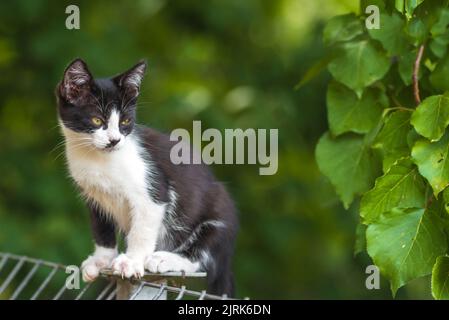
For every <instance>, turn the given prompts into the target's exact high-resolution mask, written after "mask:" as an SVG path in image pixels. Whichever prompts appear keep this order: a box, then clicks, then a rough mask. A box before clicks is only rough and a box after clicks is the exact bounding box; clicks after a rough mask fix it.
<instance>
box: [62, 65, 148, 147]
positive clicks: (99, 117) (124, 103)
mask: <svg viewBox="0 0 449 320" xmlns="http://www.w3.org/2000/svg"><path fill="white" fill-rule="evenodd" d="M145 69H146V63H145V62H144V61H141V62H139V63H138V64H136V65H135V66H134V67H132V68H131V69H129V70H128V71H125V72H124V73H122V74H119V75H117V76H114V77H111V78H105V79H94V78H93V77H92V74H91V73H90V71H89V69H88V68H87V65H86V63H85V62H84V61H83V60H81V59H76V60H74V61H73V62H71V63H70V64H69V66H68V67H67V68H66V70H65V72H64V77H63V79H62V81H61V82H60V83H59V84H58V86H57V88H56V96H57V100H58V115H59V119H60V122H61V124H62V126H63V129H64V131H65V132H69V133H70V137H71V138H72V139H74V140H77V142H79V145H80V146H90V147H94V148H96V149H100V150H104V151H112V150H117V149H119V148H120V147H121V146H123V144H124V143H125V140H126V138H127V136H128V135H129V134H130V133H131V132H132V130H133V128H134V123H135V119H136V102H137V97H138V96H139V92H140V84H141V82H142V79H143V76H144V73H145ZM66 138H67V135H66Z"/></svg>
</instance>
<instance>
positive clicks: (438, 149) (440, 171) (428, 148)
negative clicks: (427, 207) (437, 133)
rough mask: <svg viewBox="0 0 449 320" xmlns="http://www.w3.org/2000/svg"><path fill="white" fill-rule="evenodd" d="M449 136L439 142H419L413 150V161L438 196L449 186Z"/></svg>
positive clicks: (423, 140) (446, 135)
mask: <svg viewBox="0 0 449 320" xmlns="http://www.w3.org/2000/svg"><path fill="white" fill-rule="evenodd" d="M448 151H449V134H447V133H446V134H445V135H444V136H443V138H441V139H440V140H439V141H437V142H430V141H429V140H426V139H421V140H418V141H417V142H416V143H415V145H414V146H413V148H412V158H413V161H414V162H415V163H416V165H417V166H418V169H419V172H420V173H421V175H422V176H423V177H424V178H426V179H427V181H429V183H430V185H431V186H432V189H433V193H434V195H435V197H436V196H438V194H439V193H440V192H441V191H443V190H444V189H445V188H446V187H447V186H448V185H449V154H448Z"/></svg>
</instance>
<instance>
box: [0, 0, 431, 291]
mask: <svg viewBox="0 0 449 320" xmlns="http://www.w3.org/2000/svg"><path fill="white" fill-rule="evenodd" d="M68 4H77V5H79V7H80V13H81V29H80V30H67V29H66V28H65V26H64V22H65V18H66V17H67V15H66V14H65V7H66V6H67V5H68ZM357 8H358V3H357V2H356V1H354V0H314V1H310V0H279V1H261V0H247V1H241V0H226V1H223V0H211V1H166V0H135V1H125V0H117V1H113V2H111V1H106V0H95V1H91V0H78V1H75V2H74V3H72V2H69V3H67V2H66V1H51V2H50V1H48V0H15V1H0V73H1V76H0V127H1V129H0V172H1V178H0V250H1V251H8V252H13V253H16V254H25V255H29V256H33V257H38V258H42V259H47V260H52V261H56V262H60V263H64V264H74V265H79V264H80V263H81V261H83V259H85V258H86V256H87V255H88V254H90V253H91V251H92V249H93V244H92V240H91V239H92V237H91V235H90V230H89V221H88V214H87V210H86V208H85V206H84V204H83V202H82V201H81V200H80V199H79V196H78V192H77V190H76V189H75V188H74V186H73V183H71V181H70V179H68V177H67V170H66V168H65V161H64V155H63V154H61V152H62V151H63V148H62V147H58V144H59V143H60V142H61V135H60V132H59V129H58V127H57V118H56V114H55V99H54V88H55V85H56V83H57V82H58V81H59V80H60V78H61V73H62V70H64V67H65V66H66V65H67V63H68V62H69V61H70V60H71V59H73V58H75V57H82V58H83V59H85V60H86V61H87V63H88V64H89V66H90V68H91V69H92V70H91V71H92V72H93V73H94V75H96V76H109V75H111V74H114V73H116V72H120V71H121V70H125V68H128V67H130V66H131V65H132V64H134V63H135V62H136V61H137V60H139V59H141V58H147V60H148V63H149V68H148V72H147V74H146V77H145V80H144V83H143V91H142V94H141V97H140V100H139V107H138V122H140V123H142V124H145V125H148V126H152V127H155V128H157V129H159V130H162V131H165V132H170V131H171V130H173V129H175V128H186V129H190V128H191V127H192V121H193V120H201V121H202V125H203V128H217V129H219V130H220V131H222V132H223V130H224V129H225V128H243V129H245V128H278V129H279V171H278V173H277V174H276V175H274V176H264V177H261V176H259V174H258V167H257V166H254V165H253V166H247V165H238V166H237V165H234V166H231V165H217V166H214V167H213V168H212V169H213V171H214V173H215V175H216V176H217V177H218V178H219V179H220V180H221V181H224V182H225V184H226V186H227V188H228V189H229V190H230V193H231V194H232V196H233V198H234V199H235V202H236V205H237V207H238V210H239V215H240V231H239V233H238V241H237V246H236V255H235V259H234V271H235V277H236V284H237V296H238V297H244V296H249V297H251V298H253V299H257V298H276V299H278V298H290V299H291V298H304V299H306V298H309V299H311V298H312V299H318V298H329V299H342V298H350V299H355V298H387V297H389V295H390V294H389V292H388V290H385V289H384V286H382V289H381V290H376V291H368V290H366V288H365V285H364V283H365V277H366V274H365V272H364V271H365V267H366V264H367V263H370V262H369V261H368V258H367V257H366V256H364V255H360V256H358V257H357V259H353V255H352V245H353V241H354V236H353V235H352V234H351V233H350V230H352V229H353V228H355V226H356V223H357V221H356V220H355V219H354V217H353V215H351V214H346V212H345V211H344V210H343V208H342V207H341V206H340V205H339V204H338V202H337V198H336V197H335V195H334V192H333V190H332V189H331V187H330V186H329V185H328V183H327V181H326V180H325V179H323V177H322V175H321V174H320V173H319V171H318V168H317V165H316V163H315V159H314V156H313V155H314V148H315V144H316V141H317V140H318V139H319V136H320V135H321V133H322V132H323V131H324V130H325V128H326V126H327V124H326V114H325V98H326V97H325V95H323V94H322V93H323V92H324V91H325V86H326V83H327V81H328V75H327V74H324V73H323V74H320V75H319V76H318V78H316V79H315V80H314V81H313V82H309V84H308V85H307V86H304V87H302V88H301V90H297V91H295V90H293V86H294V84H295V83H296V82H297V80H298V75H299V74H305V73H306V71H307V69H308V67H309V66H310V65H312V64H313V62H314V61H315V60H318V58H319V57H321V56H326V51H325V49H324V47H323V45H322V42H321V40H320V37H319V34H320V33H321V30H322V28H323V21H325V20H328V19H329V18H330V17H331V16H333V15H336V14H340V13H344V12H349V11H356V10H357ZM318 69H319V68H318ZM379 92H381V91H379V90H377V89H374V90H372V93H370V94H368V98H370V97H371V96H370V95H372V96H373V98H376V99H377V98H378V97H379ZM379 101H380V102H379V103H375V104H376V105H377V104H379V106H377V109H380V108H381V107H383V102H382V99H380V100H379ZM376 112H377V111H376ZM359 115H360V116H364V115H363V112H360V113H357V116H359ZM337 116H338V115H337ZM374 116H376V113H375V112H373V114H371V113H370V114H369V117H370V118H371V117H374ZM354 120H355V121H357V118H352V119H351V121H354ZM351 121H348V125H349V124H350V123H351ZM343 129H344V128H343ZM360 129H361V130H362V131H365V130H366V126H361V128H360ZM357 141H358V140H357ZM323 199H326V200H325V201H323ZM6 271H7V270H5V268H4V269H2V270H1V272H0V283H1V282H2V280H4V277H5V275H6ZM24 276H25V275H24ZM45 276H46V274H45V273H43V274H36V275H35V276H34V277H33V281H34V280H35V281H36V284H38V283H39V281H41V282H42V281H43V280H44V279H45ZM19 281H20V280H19ZM426 285H427V284H426ZM59 289H60V288H59V287H58V288H49V291H50V290H53V292H54V291H57V290H59ZM400 296H401V297H403V298H410V297H418V298H426V297H427V295H426V292H425V290H423V289H422V287H421V283H416V284H415V285H414V286H413V287H409V288H407V290H406V291H403V292H402V293H401V295H400Z"/></svg>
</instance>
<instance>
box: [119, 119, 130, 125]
mask: <svg viewBox="0 0 449 320" xmlns="http://www.w3.org/2000/svg"><path fill="white" fill-rule="evenodd" d="M130 123H131V119H129V118H128V119H124V120H122V122H121V124H122V125H124V126H127V125H128V124H130Z"/></svg>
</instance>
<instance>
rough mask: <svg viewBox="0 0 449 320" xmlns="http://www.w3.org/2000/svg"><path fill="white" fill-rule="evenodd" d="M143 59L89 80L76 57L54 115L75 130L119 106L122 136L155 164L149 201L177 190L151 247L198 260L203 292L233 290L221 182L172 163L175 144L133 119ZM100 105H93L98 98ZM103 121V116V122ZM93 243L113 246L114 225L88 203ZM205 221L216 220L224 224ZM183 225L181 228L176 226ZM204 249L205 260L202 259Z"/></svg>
mask: <svg viewBox="0 0 449 320" xmlns="http://www.w3.org/2000/svg"><path fill="white" fill-rule="evenodd" d="M142 70H143V71H144V70H145V64H144V63H143V62H140V63H139V64H137V65H136V66H134V67H133V68H131V69H130V70H129V71H127V72H125V73H123V74H121V75H118V76H116V77H113V78H108V79H93V77H92V76H91V74H90V72H89V71H88V69H87V66H86V64H85V63H84V62H83V61H82V60H80V59H77V60H75V61H73V62H72V63H71V64H70V65H69V67H68V68H67V69H66V71H65V73H64V78H63V80H62V81H61V83H60V84H59V85H58V87H57V90H56V94H57V98H58V114H59V117H60V119H61V121H62V122H63V123H64V125H65V126H67V127H68V128H70V129H72V130H74V131H78V132H86V133H89V132H92V131H93V130H95V129H96V127H95V126H93V124H92V122H91V119H92V117H99V118H101V119H104V120H107V119H108V117H109V114H110V112H111V110H112V109H113V108H115V109H117V110H119V111H120V115H121V119H129V120H130V122H129V124H127V125H124V126H120V131H121V132H122V133H123V134H124V135H130V134H131V135H135V136H136V137H137V138H138V140H139V141H140V142H141V144H142V146H143V147H144V148H145V150H146V152H147V154H148V157H149V158H150V159H151V162H152V164H153V165H154V167H155V168H153V169H155V170H154V171H155V176H154V177H153V179H154V180H155V181H154V183H153V187H154V188H153V190H152V191H153V192H152V193H151V196H152V198H153V199H154V201H156V202H159V203H168V202H169V200H170V197H169V193H170V190H174V191H175V192H176V194H177V201H176V207H175V208H172V209H173V212H174V213H175V217H174V220H175V221H176V223H175V225H173V219H169V217H168V216H166V217H165V219H164V222H163V223H164V225H165V227H166V228H167V230H169V234H170V237H168V238H167V239H165V240H164V241H160V242H158V244H157V250H165V251H171V252H175V253H178V254H180V255H183V256H185V257H187V258H189V259H190V260H191V261H201V263H202V269H203V270H204V271H206V272H207V274H208V291H209V292H211V293H216V294H223V293H226V294H228V295H230V296H232V295H233V294H234V281H233V274H232V266H231V265H232V255H233V250H234V239H235V236H236V232H237V225H238V221H237V218H236V212H235V211H236V210H235V207H234V204H233V201H232V199H231V198H230V196H229V194H228V193H227V191H226V190H225V188H224V186H223V185H222V184H221V183H220V182H217V181H216V179H215V177H214V176H213V174H212V173H211V171H210V170H209V169H208V167H207V166H206V165H204V164H199V165H194V164H191V165H186V164H180V165H174V164H173V163H172V162H171V161H170V149H171V147H172V146H173V145H174V144H175V143H176V142H172V141H170V140H169V137H168V136H167V135H165V134H162V133H159V132H157V131H155V130H153V129H150V128H146V127H143V126H139V125H136V124H135V119H136V100H137V96H138V93H139V87H138V86H135V82H133V81H128V80H130V79H131V80H132V77H133V76H142V77H143V72H142ZM97 102H100V104H101V105H102V106H104V107H103V108H101V109H99V108H98V107H97V106H98V103H97ZM104 123H106V121H104ZM89 208H90V211H91V220H92V229H93V235H94V239H95V242H96V243H97V244H99V245H101V246H104V247H114V246H115V245H116V240H115V226H114V223H113V222H112V221H110V220H107V219H105V218H104V217H103V215H101V214H100V212H101V210H102V209H101V208H99V207H98V206H97V205H96V204H93V203H89ZM209 221H220V222H222V223H223V224H224V226H225V227H221V226H216V225H213V224H211V223H209ZM180 225H181V226H183V228H182V229H180V228H177V227H176V226H178V227H179V226H180ZM204 252H207V253H209V254H210V256H211V259H210V260H208V261H206V260H204V256H203V255H204Z"/></svg>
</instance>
